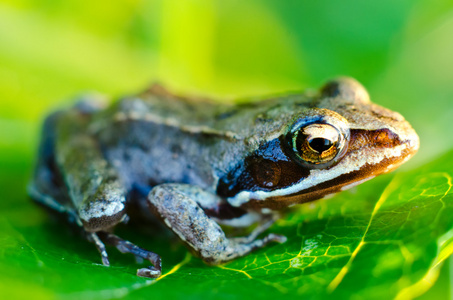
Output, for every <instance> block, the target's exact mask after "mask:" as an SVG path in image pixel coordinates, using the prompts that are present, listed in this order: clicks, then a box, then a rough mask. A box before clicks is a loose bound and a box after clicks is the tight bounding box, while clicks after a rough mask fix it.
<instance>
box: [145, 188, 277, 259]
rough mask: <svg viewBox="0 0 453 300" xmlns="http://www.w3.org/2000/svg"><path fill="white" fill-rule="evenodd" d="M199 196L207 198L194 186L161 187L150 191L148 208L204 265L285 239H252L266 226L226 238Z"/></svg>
mask: <svg viewBox="0 0 453 300" xmlns="http://www.w3.org/2000/svg"><path fill="white" fill-rule="evenodd" d="M203 197H209V195H208V193H207V192H203V191H201V190H200V189H197V188H196V187H191V188H187V185H181V184H162V185H159V186H156V187H154V188H153V190H152V191H151V193H150V195H149V197H148V205H149V208H150V209H151V210H152V211H153V212H154V213H155V214H156V215H157V216H158V217H160V218H161V219H162V220H163V221H164V223H165V224H166V225H167V226H168V227H169V228H170V229H171V230H172V231H173V232H174V233H175V234H176V235H178V236H179V238H180V239H181V240H183V241H184V242H185V243H186V244H187V245H188V246H189V247H190V248H191V249H192V250H193V251H194V252H195V253H196V254H198V255H199V256H200V257H201V258H202V259H203V260H204V261H205V262H207V263H209V264H214V265H215V264H220V263H223V262H227V261H229V260H232V259H235V258H237V257H241V256H244V255H246V254H248V253H250V252H251V251H253V250H255V249H258V248H261V247H264V246H265V245H267V244H268V243H270V242H279V243H282V242H285V240H286V238H285V237H284V236H281V235H277V234H269V235H267V236H265V237H264V238H262V239H256V236H257V235H258V234H259V233H261V232H262V231H263V230H264V229H266V228H267V227H268V226H270V223H266V224H264V225H262V227H259V228H258V229H257V230H256V231H255V232H253V233H252V234H251V235H250V236H249V237H247V238H231V239H229V238H227V237H226V236H225V233H224V232H223V230H222V228H221V227H220V226H219V225H218V224H217V223H216V222H215V221H214V220H213V219H211V218H210V217H209V216H207V215H206V213H205V212H204V211H203V209H202V207H201V206H200V205H199V203H198V202H201V201H197V200H199V199H200V198H203ZM212 197H215V195H212Z"/></svg>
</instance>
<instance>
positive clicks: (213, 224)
mask: <svg viewBox="0 0 453 300" xmlns="http://www.w3.org/2000/svg"><path fill="white" fill-rule="evenodd" d="M418 143H419V142H418V137H417V135H416V133H415V132H414V130H413V129H412V128H411V126H410V125H409V124H408V123H407V122H406V121H405V120H404V118H403V117H401V115H399V114H398V113H395V112H392V111H390V110H388V109H385V108H382V107H380V106H378V105H376V104H373V103H371V102H370V101H369V97H368V94H367V92H366V91H365V89H364V88H363V87H362V86H361V85H360V84H359V83H357V82H356V81H355V80H353V79H349V78H340V79H337V80H334V81H331V82H330V83H328V84H326V85H325V86H324V87H323V88H321V90H320V92H319V93H318V94H303V93H302V94H294V95H286V96H279V97H273V98H270V99H263V100H262V101H259V102H252V103H245V104H238V105H226V104H221V105H220V104H215V103H214V102H211V101H209V100H206V99H195V98H187V97H180V96H177V95H174V94H172V93H170V92H168V91H167V90H165V89H164V88H162V87H161V86H159V85H155V86H153V87H152V88H150V89H148V90H146V91H144V92H142V93H140V94H138V95H134V96H130V97H126V98H124V99H122V100H120V101H118V102H116V103H114V104H113V105H111V106H110V107H105V106H103V105H102V104H99V102H96V101H94V99H87V100H85V101H81V102H79V104H77V105H76V107H74V108H72V109H69V110H67V111H62V112H58V113H55V114H53V115H51V116H50V117H49V118H48V119H47V120H46V122H45V124H44V129H43V138H42V143H41V146H40V153H39V160H38V165H37V168H36V173H35V176H34V179H33V182H32V184H31V185H30V188H29V192H30V194H31V196H32V197H33V198H34V199H35V200H36V201H38V202H40V203H41V204H44V205H47V206H48V207H51V208H52V209H54V210H56V211H58V212H60V213H65V214H67V215H68V218H69V220H72V221H73V222H75V223H76V224H77V225H79V226H80V227H81V228H82V229H83V230H84V232H85V233H86V236H87V238H88V239H89V240H90V241H91V242H93V243H94V244H95V245H96V247H97V248H98V250H99V252H100V253H101V257H102V261H103V263H104V264H105V265H109V259H108V255H107V252H106V249H105V246H104V243H107V244H111V245H113V246H115V247H116V248H117V249H118V250H119V251H121V252H123V253H132V254H133V255H135V256H137V257H139V258H143V259H146V260H148V261H150V263H151V264H152V265H153V266H150V267H147V268H142V269H139V270H138V271H137V275H139V276H144V277H153V278H155V277H158V276H160V275H161V261H160V257H159V256H158V255H157V254H155V253H153V252H150V251H147V250H145V249H142V248H139V247H137V246H135V245H134V244H132V243H130V242H128V241H125V240H123V239H121V238H119V237H118V236H116V235H114V234H113V233H111V232H112V231H113V229H114V228H115V226H116V225H117V224H118V223H121V222H123V221H124V220H127V219H128V218H129V217H128V215H127V208H128V206H133V207H138V208H140V209H142V210H143V211H147V212H152V213H153V214H154V215H155V216H157V218H158V219H159V220H161V221H162V222H163V223H164V224H165V225H166V226H167V227H168V228H170V229H171V230H172V231H173V232H174V233H175V234H176V235H177V236H178V237H179V238H180V239H181V240H182V241H183V242H184V243H185V244H186V245H187V246H188V247H189V248H190V249H191V250H192V252H194V253H195V254H197V255H198V256H200V257H201V258H202V259H203V260H204V261H205V262H207V263H209V264H219V263H223V262H226V261H229V260H231V259H234V258H236V257H241V256H243V255H246V254H247V253H249V252H250V251H253V250H254V249H257V248H260V247H263V246H265V245H266V244H267V243H269V242H273V241H275V242H284V241H285V237H283V236H280V235H275V234H268V235H267V236H265V237H264V238H261V239H258V238H257V237H258V235H259V234H261V233H262V232H263V231H265V230H266V229H267V228H268V227H269V226H270V225H271V224H272V222H273V221H274V220H275V218H276V216H277V213H275V212H274V210H279V209H282V208H285V207H288V206H290V205H293V204H297V203H304V202H308V201H313V200H316V199H319V198H322V197H324V196H326V195H329V194H332V193H335V192H338V191H340V190H343V189H345V188H347V187H350V186H351V185H352V184H355V183H360V182H361V181H364V180H367V179H370V178H372V177H374V176H376V175H378V174H381V173H384V172H388V171H391V170H393V169H395V168H396V167H397V166H399V165H400V164H401V163H403V162H405V161H406V160H407V159H409V158H410V157H411V156H412V155H413V154H415V152H416V151H417V149H418ZM256 222H258V223H259V225H258V226H257V227H256V229H255V230H254V231H253V232H252V234H251V235H250V236H248V237H240V238H239V237H238V238H227V237H226V236H225V234H224V232H223V230H222V228H221V227H220V224H227V225H230V226H234V227H247V226H250V225H252V224H253V223H256Z"/></svg>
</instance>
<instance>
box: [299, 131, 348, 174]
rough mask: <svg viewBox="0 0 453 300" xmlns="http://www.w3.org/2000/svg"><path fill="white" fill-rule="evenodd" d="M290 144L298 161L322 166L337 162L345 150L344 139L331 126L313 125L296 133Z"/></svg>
mask: <svg viewBox="0 0 453 300" xmlns="http://www.w3.org/2000/svg"><path fill="white" fill-rule="evenodd" d="M290 143H291V146H292V149H293V152H294V154H295V155H296V157H297V158H298V159H300V160H302V161H303V162H305V163H309V164H312V165H321V164H326V163H329V162H333V161H335V158H336V157H338V155H339V154H340V153H341V152H342V150H343V148H344V137H343V135H342V134H341V132H340V131H339V130H338V129H337V128H335V127H334V126H332V125H330V124H324V123H312V124H308V125H306V126H303V127H301V128H299V129H298V130H296V131H294V132H293V133H292V136H291V141H290Z"/></svg>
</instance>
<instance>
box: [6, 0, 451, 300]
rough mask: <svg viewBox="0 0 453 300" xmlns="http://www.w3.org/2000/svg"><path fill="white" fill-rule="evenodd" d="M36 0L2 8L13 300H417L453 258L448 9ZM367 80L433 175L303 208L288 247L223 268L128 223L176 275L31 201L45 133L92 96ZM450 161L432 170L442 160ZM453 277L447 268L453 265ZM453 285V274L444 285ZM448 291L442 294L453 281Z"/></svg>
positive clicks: (266, 1)
mask: <svg viewBox="0 0 453 300" xmlns="http://www.w3.org/2000/svg"><path fill="white" fill-rule="evenodd" d="M180 8H181V6H180V5H179V3H178V1H171V0H165V1H163V0H162V1H161V0H149V1H126V0H123V1H118V2H115V3H112V2H111V1H107V0H99V1H96V2H95V3H94V2H93V1H86V2H84V1H80V0H66V1H34V0H6V1H4V2H3V3H2V4H0V25H1V26H0V44H1V47H0V65H1V67H0V81H1V82H2V84H1V86H0V98H1V99H2V100H1V101H0V118H1V119H0V196H1V198H0V199H1V201H0V297H1V298H2V299H3V298H5V299H23V298H33V299H49V298H62V299H78V298H82V297H83V298H86V299H117V298H151V297H155V298H159V297H161V298H163V297H165V298H184V299H190V298H197V299H199V298H200V297H203V296H204V297H208V296H210V297H213V296H215V297H216V298H222V299H227V298H228V299H229V298H233V297H234V298H251V297H255V298H277V297H279V298H281V297H285V298H286V297H289V298H296V297H298V298H326V297H329V298H330V297H337V298H355V299H382V298H384V299H387V298H397V299H410V298H413V297H415V296H417V295H419V294H422V293H423V292H424V291H425V290H427V289H428V288H429V287H430V286H431V285H432V284H433V283H434V282H435V280H436V278H437V276H438V273H439V270H440V268H441V266H442V263H443V262H444V261H445V260H446V259H447V258H448V257H449V256H450V255H451V254H452V251H453V231H452V226H453V225H452V222H453V221H452V218H451V215H452V194H451V193H452V191H451V178H452V176H453V174H452V173H453V165H452V164H453V152H449V153H447V154H444V155H441V154H440V153H445V152H446V151H447V150H451V149H452V147H453V135H452V134H451V115H452V107H453V106H452V105H451V99H452V97H453V89H452V85H451V82H452V78H453V77H452V76H453V72H452V70H453V68H452V66H453V64H452V63H453V60H452V56H451V52H452V49H453V42H452V41H453V39H451V32H452V28H453V17H452V16H453V15H452V14H451V9H452V4H451V1H448V0H436V1H426V0H417V1H400V2H398V3H396V2H394V1H393V2H392V1H371V2H364V1H361V0H346V1H340V2H338V3H337V2H335V3H333V2H332V1H317V2H308V1H305V2H304V1H302V2H297V1H289V2H288V3H283V2H281V1H280V2H278V1H272V0H263V1H253V0H252V1H247V2H246V3H245V2H243V3H242V2H238V1H226V2H225V1H223V2H215V1H210V0H205V1H198V0H197V1H193V3H186V4H185V6H184V7H183V8H184V9H180ZM340 74H346V75H353V76H356V77H358V79H359V80H360V81H362V82H364V83H366V85H367V87H369V88H370V93H371V96H372V99H373V100H374V101H375V102H377V103H379V104H383V105H384V106H386V107H389V108H391V109H396V110H398V111H400V112H401V113H403V115H404V116H405V117H406V118H407V119H408V120H409V121H410V122H411V123H412V124H413V125H414V127H415V128H416V130H417V132H418V133H419V134H420V137H421V145H422V147H421V150H420V153H419V154H418V155H417V156H416V158H415V159H414V160H412V161H411V163H409V164H408V165H410V164H412V166H414V165H413V163H414V162H416V163H418V165H419V166H420V165H423V166H422V167H420V168H418V169H416V170H414V171H411V172H407V173H398V174H396V175H385V176H382V177H379V178H376V179H374V180H372V181H370V182H367V183H365V184H363V185H361V186H359V187H358V188H356V189H355V190H353V191H348V192H343V193H341V194H339V195H337V196H336V197H335V198H332V199H328V200H320V201H316V202H314V203H310V204H306V205H301V206H299V207H297V208H295V209H294V210H292V211H291V212H289V213H288V215H287V216H286V217H285V218H283V219H281V220H279V221H278V222H277V223H276V224H275V226H273V227H272V228H271V229H270V231H272V232H275V233H280V234H284V235H286V236H287V237H288V241H287V242H286V243H285V244H282V245H278V244H274V245H269V246H268V247H266V248H265V249H261V250H259V251H257V252H255V253H253V254H251V255H248V256H246V257H244V258H241V259H238V260H236V261H233V262H231V263H229V264H225V265H223V266H220V267H210V266H206V265H205V264H204V263H203V262H201V261H200V260H199V259H198V258H195V257H193V256H192V255H191V254H189V253H188V251H187V249H186V248H185V247H183V246H182V244H181V243H180V241H178V240H177V239H175V238H174V237H172V236H171V235H170V236H169V235H168V234H167V233H166V232H163V231H162V229H161V228H155V227H144V226H136V225H135V226H134V225H133V224H131V225H128V226H123V227H120V228H118V234H119V235H120V236H122V237H124V238H127V239H129V240H131V241H133V242H135V243H137V244H138V245H140V246H143V247H145V248H148V249H150V250H153V251H155V252H157V253H159V254H160V255H161V256H162V258H163V268H164V270H163V271H164V275H163V276H162V277H161V278H160V279H158V280H149V279H144V278H139V277H137V276H135V271H136V269H137V268H138V267H139V266H140V265H139V264H136V263H135V261H134V259H133V257H131V256H128V255H122V254H120V253H118V252H117V251H116V250H115V249H113V248H109V249H108V250H109V254H110V257H111V262H112V265H111V266H110V267H104V266H102V265H101V264H100V257H99V254H98V253H97V251H96V250H95V248H94V246H93V245H92V244H90V243H88V242H87V241H85V240H84V239H83V238H82V237H81V236H80V235H79V234H78V232H77V231H76V230H72V229H71V228H70V227H69V226H67V224H66V222H65V220H64V219H61V218H59V217H58V216H54V215H52V214H48V213H47V212H46V211H45V210H43V209H42V208H40V207H38V206H37V205H36V204H34V203H32V202H31V200H30V199H28V197H27V195H26V194H25V187H26V183H27V181H28V178H29V177H30V172H31V168H32V165H33V162H32V160H33V159H32V157H33V156H34V155H35V153H34V148H35V145H36V143H37V139H38V131H39V122H38V121H37V120H38V119H40V118H43V116H44V115H45V114H46V113H47V112H48V111H49V107H50V106H56V105H58V106H63V105H62V101H63V100H62V99H66V98H68V97H72V95H77V94H79V93H81V92H83V91H84V90H99V91H101V92H104V93H109V94H120V95H122V94H127V93H128V92H131V91H132V92H133V91H136V90H137V89H138V88H142V87H143V86H145V85H146V83H147V82H150V81H152V79H153V78H156V77H157V78H158V79H159V80H161V81H164V82H165V83H167V84H169V85H170V86H176V87H179V88H180V90H182V91H183V92H188V91H191V90H201V91H202V94H206V93H215V94H223V95H237V96H243V95H247V94H249V95H250V94H256V95H262V94H265V93H268V92H281V91H284V90H288V89H295V88H297V89H300V88H304V87H316V86H317V85H319V84H320V83H321V81H323V80H325V79H327V78H328V77H333V76H336V75H340ZM437 157H439V158H438V159H437V160H435V161H433V162H430V163H427V161H429V160H432V158H437ZM443 270H445V268H444V269H443ZM446 274H447V275H448V272H447V273H446ZM443 282H446V283H445V284H444V285H443V286H442V287H441V293H440V295H441V296H445V290H446V287H448V285H449V283H448V282H447V281H445V280H444V281H443Z"/></svg>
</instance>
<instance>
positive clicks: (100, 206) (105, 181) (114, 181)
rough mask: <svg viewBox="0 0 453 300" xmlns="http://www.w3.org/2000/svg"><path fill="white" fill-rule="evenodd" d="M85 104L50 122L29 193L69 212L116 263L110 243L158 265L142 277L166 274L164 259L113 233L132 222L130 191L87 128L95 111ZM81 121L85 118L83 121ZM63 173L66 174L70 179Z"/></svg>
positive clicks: (140, 272) (106, 262)
mask: <svg viewBox="0 0 453 300" xmlns="http://www.w3.org/2000/svg"><path fill="white" fill-rule="evenodd" d="M80 103H82V102H79V104H78V105H77V106H76V107H75V109H73V110H72V111H68V112H59V113H55V114H53V115H51V116H50V117H48V118H47V119H46V121H45V123H44V127H43V134H42V140H41V144H40V148H39V156H38V162H37V166H36V171H35V174H34V176H33V179H32V182H31V184H30V185H29V188H28V192H29V194H30V196H31V197H32V198H33V199H34V200H35V201H37V202H38V203H40V204H43V205H44V206H46V207H49V208H51V209H53V210H54V211H57V212H59V213H63V214H66V215H67V216H68V219H69V220H70V221H71V222H72V223H76V224H77V225H78V226H79V228H80V229H81V230H82V232H83V233H84V235H85V237H86V238H87V239H88V240H89V241H90V242H92V243H93V244H94V245H95V246H96V248H97V250H98V251H99V253H100V254H101V258H102V263H103V264H104V265H106V266H108V265H110V262H109V257H108V254H107V251H106V247H105V244H104V243H106V244H112V245H113V246H115V247H116V248H118V250H120V251H121V252H123V253H125V252H127V253H132V254H134V255H135V256H136V257H142V258H145V259H148V260H150V261H151V263H156V264H155V268H153V267H150V268H143V269H140V270H138V272H137V274H138V275H140V276H147V277H157V276H159V275H160V270H161V266H160V258H159V257H158V256H157V255H156V254H154V253H152V252H149V251H147V250H144V249H141V248H139V247H137V246H135V245H133V244H131V243H130V242H127V241H125V240H122V239H120V238H119V237H117V236H115V235H113V234H110V233H107V231H110V230H111V229H112V228H113V227H114V226H115V225H116V224H118V223H120V222H122V221H124V220H125V219H127V215H126V213H125V205H126V196H125V195H126V189H125V188H124V187H123V185H122V183H121V182H120V179H119V177H118V175H117V174H116V170H115V169H114V168H113V167H112V166H111V165H110V164H109V163H108V162H107V161H106V160H105V159H104V157H103V155H102V153H101V151H100V148H99V145H98V144H97V142H96V140H95V139H94V138H93V137H92V136H90V135H88V134H87V133H86V131H85V130H84V123H83V121H84V120H85V121H86V119H87V117H88V116H89V114H90V113H91V112H92V111H90V109H91V108H90V107H87V105H85V104H83V103H82V104H83V105H82V104H80ZM80 117H81V118H80ZM61 174H65V176H64V178H63V176H62V175H61Z"/></svg>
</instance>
